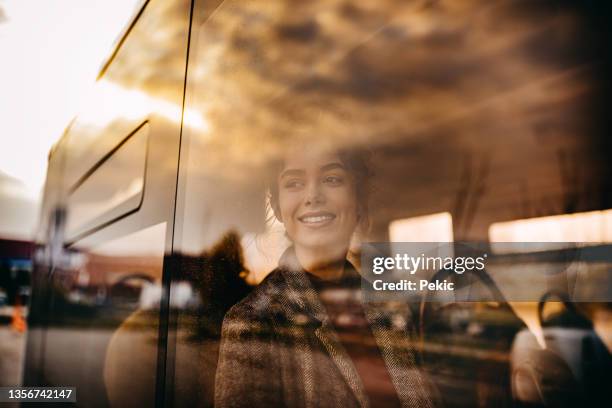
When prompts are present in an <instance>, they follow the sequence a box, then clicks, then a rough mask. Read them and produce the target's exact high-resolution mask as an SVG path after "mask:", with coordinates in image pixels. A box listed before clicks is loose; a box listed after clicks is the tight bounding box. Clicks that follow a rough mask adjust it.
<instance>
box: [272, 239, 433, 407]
mask: <svg viewBox="0 0 612 408" xmlns="http://www.w3.org/2000/svg"><path fill="white" fill-rule="evenodd" d="M279 266H280V270H281V273H282V274H283V276H284V279H285V281H286V282H287V292H286V300H287V302H286V303H285V304H284V307H285V313H286V317H287V318H288V320H289V321H290V322H292V323H293V324H295V325H298V326H310V327H314V328H315V330H314V333H315V335H316V337H317V338H318V339H319V340H320V341H321V343H322V344H323V345H324V347H325V349H326V350H327V352H328V353H329V355H330V356H331V358H332V359H333V361H334V362H335V363H336V366H337V367H338V369H339V370H340V372H341V373H342V376H343V377H344V379H345V381H346V383H347V384H348V386H349V387H350V388H351V390H352V391H353V393H354V395H355V398H356V399H357V401H358V402H359V404H360V405H361V406H362V407H368V406H369V400H368V397H367V395H366V393H365V390H364V386H363V383H362V381H361V378H360V377H359V375H358V373H357V370H356V369H355V366H354V365H353V362H352V360H351V358H350V357H349V355H348V353H347V352H346V350H345V349H344V347H343V346H342V343H341V342H340V340H339V338H338V336H337V334H336V331H335V330H334V328H333V326H332V324H331V322H330V320H329V317H328V315H327V312H326V311H325V307H324V306H323V304H322V303H321V301H320V300H319V296H318V295H317V292H316V291H315V289H314V287H313V286H312V283H311V282H310V279H309V278H308V277H307V276H306V272H305V271H304V269H303V268H302V267H301V266H300V264H299V262H298V261H297V258H296V257H295V253H294V252H293V248H289V249H288V250H287V251H285V253H284V254H283V256H282V257H281V260H280V262H279ZM345 271H346V273H349V274H357V276H359V274H358V273H357V272H356V270H355V268H354V267H353V265H352V264H351V263H350V262H348V261H346V266H345ZM363 306H364V311H365V314H366V318H367V320H368V322H369V323H370V326H371V327H372V332H373V334H374V338H375V340H376V343H377V345H378V347H379V349H380V351H381V354H382V357H383V360H384V361H385V365H386V366H387V369H388V371H389V375H390V377H391V380H392V382H393V385H394V386H395V389H396V391H397V394H398V397H399V399H400V401H401V402H402V405H403V406H415V404H416V406H424V407H428V406H432V403H431V401H430V398H429V395H428V393H427V392H426V385H425V384H424V383H423V378H422V375H421V374H420V373H419V370H418V369H417V368H416V361H415V350H414V342H413V341H411V339H414V337H413V336H412V333H411V332H410V330H408V329H406V330H403V331H402V330H400V331H398V330H392V329H389V328H388V327H387V324H386V323H387V322H390V321H393V318H394V316H401V317H402V318H403V319H406V320H407V322H406V323H407V327H410V323H411V320H412V319H411V316H412V314H411V311H410V308H409V306H408V305H406V304H403V305H402V304H394V305H393V307H389V306H390V305H389V304H386V303H371V302H368V303H364V305H363Z"/></svg>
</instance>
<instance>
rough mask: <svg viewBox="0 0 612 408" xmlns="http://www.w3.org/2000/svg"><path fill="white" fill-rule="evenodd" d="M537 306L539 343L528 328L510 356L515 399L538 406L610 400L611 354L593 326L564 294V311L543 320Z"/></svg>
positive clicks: (598, 403)
mask: <svg viewBox="0 0 612 408" xmlns="http://www.w3.org/2000/svg"><path fill="white" fill-rule="evenodd" d="M551 295H552V293H549V294H546V295H545V296H544V297H543V298H542V300H541V302H540V307H539V320H540V326H541V327H542V341H543V344H540V343H539V342H538V341H536V338H535V337H534V336H533V335H532V333H531V332H529V330H527V329H523V330H522V331H521V332H520V333H518V334H517V336H516V338H515V339H514V342H513V344H512V352H511V356H510V364H511V372H512V392H513V395H514V397H515V399H516V400H517V401H520V402H522V403H525V404H528V405H533V406H538V405H544V406H567V407H569V406H577V405H584V406H599V405H600V404H601V403H602V402H603V401H605V400H606V399H607V395H606V386H607V385H609V384H610V380H611V379H612V357H611V356H610V352H609V351H608V349H607V347H606V346H605V345H604V343H603V342H602V340H601V338H600V337H599V335H598V334H597V333H596V332H595V330H594V328H593V324H592V322H591V321H590V320H588V319H587V318H586V317H585V316H584V315H582V314H581V313H580V312H579V311H578V310H577V308H576V306H575V305H574V304H572V303H571V302H570V301H569V300H568V299H567V297H566V296H564V295H559V294H557V295H558V296H560V297H561V299H562V300H563V304H564V309H563V310H562V311H561V312H557V313H555V314H554V315H553V316H552V317H549V318H548V319H546V320H544V319H543V317H542V310H543V307H544V303H545V302H546V301H547V299H548V298H549V297H550V296H551Z"/></svg>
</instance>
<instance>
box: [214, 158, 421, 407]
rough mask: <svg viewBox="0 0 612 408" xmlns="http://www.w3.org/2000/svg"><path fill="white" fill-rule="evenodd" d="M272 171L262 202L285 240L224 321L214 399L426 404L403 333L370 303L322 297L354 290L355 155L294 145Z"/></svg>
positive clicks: (359, 183)
mask: <svg viewBox="0 0 612 408" xmlns="http://www.w3.org/2000/svg"><path fill="white" fill-rule="evenodd" d="M279 170H280V171H279V172H278V174H277V177H276V180H274V181H273V183H272V185H271V187H270V203H271V206H272V209H273V211H274V214H275V216H276V218H277V219H278V220H279V221H280V222H282V223H283V224H284V226H285V230H286V233H287V236H288V237H289V239H290V240H291V242H292V244H293V245H292V246H291V247H290V248H289V249H288V250H287V251H285V253H284V254H283V256H282V257H281V260H280V262H279V267H278V268H277V269H275V270H274V271H272V272H271V273H270V274H269V275H268V276H267V277H266V279H265V280H264V281H263V282H262V283H261V284H260V285H259V286H258V287H257V288H256V289H255V290H254V291H253V292H252V293H251V294H250V295H249V296H248V297H247V298H245V299H244V300H243V301H242V302H240V303H239V304H237V305H235V306H234V307H233V308H232V309H231V310H230V311H229V312H228V313H227V315H226V317H225V319H224V323H223V330H222V342H221V350H220V357H219V366H218V369H217V376H216V389H215V402H216V405H217V406H220V407H226V406H227V407H239V406H248V407H260V406H267V407H273V406H290V407H298V406H362V407H367V406H431V405H433V404H432V403H431V393H430V391H431V390H430V389H429V387H427V386H426V381H425V379H424V377H423V375H422V374H421V373H420V372H419V370H418V369H417V367H416V364H415V356H414V352H413V350H412V349H411V346H410V344H411V343H410V342H409V341H407V340H408V337H407V336H408V335H409V333H408V332H407V331H394V330H392V329H389V328H387V327H386V325H384V324H383V323H381V322H384V321H388V320H386V319H388V318H389V316H388V315H387V313H388V312H387V311H386V310H385V309H384V308H382V307H381V306H380V305H372V304H367V305H366V304H363V305H362V303H361V301H357V302H354V301H353V302H351V303H350V307H349V308H344V309H342V308H340V310H338V307H337V306H338V305H337V302H333V301H332V300H330V299H329V296H326V293H328V291H329V290H330V289H331V290H333V289H334V288H338V287H341V288H346V287H347V286H349V287H351V288H353V289H357V290H358V288H359V282H360V277H359V275H358V274H357V272H356V271H355V269H354V268H353V267H352V265H351V264H350V263H349V262H348V261H347V260H346V257H347V253H348V250H349V245H350V242H351V238H352V236H353V233H354V232H355V230H356V228H357V226H358V224H360V223H362V224H363V223H365V222H366V220H367V204H366V203H367V188H368V179H369V172H368V168H367V166H366V163H365V160H364V157H363V155H361V154H358V153H321V154H319V153H310V154H305V153H304V151H296V152H295V153H293V154H289V155H287V157H286V158H285V161H284V163H283V165H282V166H281V167H280V169H279ZM395 312H396V313H397V310H395ZM402 313H404V316H406V315H407V313H408V310H407V308H406V309H405V310H402ZM356 339H357V340H358V341H355V340H356Z"/></svg>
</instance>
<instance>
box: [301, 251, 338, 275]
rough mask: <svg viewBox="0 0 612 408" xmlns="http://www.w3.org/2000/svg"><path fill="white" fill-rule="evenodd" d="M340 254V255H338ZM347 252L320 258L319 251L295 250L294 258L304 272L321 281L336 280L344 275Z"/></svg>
mask: <svg viewBox="0 0 612 408" xmlns="http://www.w3.org/2000/svg"><path fill="white" fill-rule="evenodd" d="M340 252H342V253H340ZM346 254H347V250H344V251H338V253H335V254H326V255H327V256H322V254H321V251H316V250H308V249H305V248H297V247H296V248H295V256H296V258H297V260H298V262H299V263H300V265H301V266H302V268H304V270H306V271H307V272H309V273H311V274H313V275H314V276H316V277H317V278H319V279H322V280H329V281H333V280H338V279H340V277H342V274H343V273H344V264H345V262H346Z"/></svg>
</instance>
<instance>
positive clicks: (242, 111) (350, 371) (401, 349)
mask: <svg viewBox="0 0 612 408" xmlns="http://www.w3.org/2000/svg"><path fill="white" fill-rule="evenodd" d="M451 3H452V2H444V1H439V2H429V1H423V2H419V1H416V2H401V1H387V2H380V1H366V2H359V3H356V2H355V3H354V2H346V1H335V0H330V1H307V2H299V1H260V2H258V1H254V2H245V1H239V0H226V1H223V2H219V1H207V0H196V1H195V3H194V15H193V21H192V32H191V45H190V54H189V67H188V72H187V75H188V76H187V89H186V104H185V110H184V120H183V136H182V140H181V149H182V150H181V159H180V160H181V162H180V169H179V180H178V182H179V184H178V195H177V213H176V225H175V230H174V232H175V234H174V250H175V256H176V257H177V259H176V261H177V265H178V272H177V273H176V274H175V275H174V276H173V281H172V286H173V287H177V288H179V287H190V288H191V290H190V291H189V293H190V294H191V298H190V299H189V301H181V302H178V301H177V302H176V303H173V302H172V300H171V301H170V303H171V304H174V305H175V306H174V308H173V309H172V319H171V321H172V322H173V325H172V326H171V328H170V329H171V330H170V334H169V336H170V337H169V338H170V341H169V359H168V361H169V362H168V367H169V372H171V373H172V381H171V382H169V384H168V386H169V388H170V390H171V391H170V393H169V395H172V397H171V401H172V402H173V403H174V404H176V405H178V406H183V405H185V406H191V405H194V404H197V405H200V406H213V405H215V403H216V404H217V405H220V406H244V405H249V406H263V405H266V406H275V405H281V406H302V405H318V406H336V405H342V406H344V405H348V406H358V405H361V406H363V405H368V404H369V405H372V406H382V405H385V406H390V405H391V406H393V405H399V404H403V405H405V406H407V405H411V406H414V405H418V406H431V405H434V406H435V405H438V404H440V405H450V406H502V405H503V406H509V405H511V404H512V403H513V402H515V401H517V400H518V401H519V402H522V403H528V404H532V403H533V404H538V403H540V402H541V401H532V400H528V396H529V395H531V394H529V393H528V392H524V393H519V394H520V395H518V394H516V393H513V388H512V385H511V382H512V378H511V377H512V376H511V364H510V363H509V361H510V359H511V357H510V354H511V347H512V344H513V342H514V340H515V338H516V337H517V336H519V333H527V332H529V330H527V329H526V328H527V323H526V322H525V318H524V317H520V316H519V313H517V312H516V311H515V309H513V308H512V307H510V305H509V304H508V302H506V301H505V299H502V298H497V299H495V301H491V302H480V303H479V302H472V303H467V304H459V303H460V302H449V304H446V303H443V302H440V301H438V302H437V303H433V302H434V300H435V299H436V296H435V293H434V294H430V295H431V296H430V297H427V299H433V300H431V302H430V303H429V305H430V306H428V307H425V305H420V304H418V302H417V304H414V303H408V302H406V303H404V304H391V303H392V302H388V303H389V304H386V305H384V306H385V309H384V310H379V311H374V309H373V308H372V307H370V305H364V304H362V303H360V302H361V301H360V294H359V293H360V292H359V289H360V288H359V285H356V286H357V287H356V286H355V282H357V281H359V279H363V278H364V275H365V273H364V270H363V268H361V266H362V265H360V259H361V258H360V255H361V252H362V250H361V248H362V245H363V244H364V243H372V242H389V241H393V240H395V239H397V240H402V241H412V242H419V241H429V240H439V241H440V242H450V241H454V242H460V241H466V240H474V241H481V242H483V243H485V244H487V245H488V232H489V228H490V226H491V225H492V224H494V223H498V222H504V221H510V220H516V219H522V218H529V217H532V216H535V215H536V214H537V213H539V215H544V214H542V213H546V214H547V215H552V214H554V213H564V212H567V211H587V210H595V209H603V208H602V207H605V206H610V203H609V202H599V201H597V200H596V199H594V198H593V197H595V196H599V195H598V194H599V193H601V192H602V191H601V189H602V188H603V187H602V188H600V187H601V186H603V185H604V184H605V183H606V182H605V180H606V178H605V173H606V164H605V158H604V156H605V155H604V154H602V151H600V150H599V148H598V146H600V145H601V143H602V140H603V139H602V135H603V132H602V131H601V129H599V128H597V126H591V124H592V123H600V122H601V121H602V120H603V119H602V117H600V116H597V115H598V113H597V112H599V111H597V110H592V109H589V108H588V106H590V104H591V103H593V104H596V103H597V102H598V101H599V100H600V99H599V98H600V96H601V94H600V92H601V89H603V88H602V87H601V86H600V85H601V82H602V80H603V79H602V78H605V75H603V74H602V73H601V72H600V71H598V68H596V67H595V66H594V65H593V64H592V61H594V60H597V59H598V58H600V59H601V58H605V56H601V55H597V53H596V52H591V51H585V52H583V51H584V50H583V43H582V41H583V40H584V39H586V38H591V37H590V36H592V35H593V31H591V30H592V28H591V27H590V24H589V21H588V20H587V19H585V17H584V14H582V13H580V12H578V11H577V9H576V8H573V7H572V6H568V5H566V4H565V3H563V2H539V3H537V4H535V3H533V2H528V1H515V2H506V1H493V2H488V3H487V5H486V6H483V5H482V4H480V3H478V2H467V3H463V4H462V5H461V6H458V5H453V4H451ZM553 4H554V5H553ZM553 10H554V11H553ZM594 37H595V36H594V35H593V38H594ZM600 108H601V107H600ZM602 111H603V110H602ZM560 168H561V169H562V170H561V171H560ZM577 169H581V170H579V171H578V170H577ZM586 185H589V186H600V187H594V188H595V189H596V190H597V191H598V193H595V192H592V193H593V194H591V193H588V192H587V191H586V190H585V189H584V188H582V187H581V186H586ZM436 214H437V215H439V217H438V218H435V219H433V221H432V219H425V218H422V217H425V216H433V215H436ZM434 221H435V222H434ZM408 235H409V236H408ZM454 254H455V255H457V251H455V252H454ZM440 273H441V275H436V276H442V275H443V274H444V273H445V272H444V271H443V270H441V272H440ZM327 278H329V279H327ZM473 278H474V284H475V285H478V288H479V293H489V294H490V293H495V294H498V293H499V291H498V290H491V289H492V288H495V281H492V280H491V279H490V276H489V275H488V274H487V273H482V274H479V275H477V276H473ZM545 292H546V290H545V288H542V291H541V293H539V295H542V296H544V295H545ZM177 293H178V291H177ZM176 296H177V300H178V299H179V298H180V296H179V295H178V294H177V295H176ZM537 300H538V299H533V302H532V303H533V304H532V305H531V306H534V304H536V303H537ZM421 306H422V307H421ZM421 318H422V319H421ZM419 319H421V321H420V320H419ZM423 320H426V321H423ZM421 323H423V324H421ZM528 323H529V324H531V323H530V322H528ZM525 330H526V331H525ZM527 334H529V333H527ZM521 336H522V335H521ZM525 337H529V336H525ZM529 340H532V338H531V337H529ZM525 344H526V343H525ZM530 344H536V343H530ZM520 378H523V377H520ZM547 380H548V379H547ZM557 380H558V381H557ZM561 380H562V379H560V378H557V379H554V378H553V380H552V381H553V383H555V384H556V386H555V387H553V389H552V390H551V393H552V394H554V398H559V396H560V395H562V394H563V389H564V385H563V384H565V383H563V382H562V381H561ZM555 381H557V382H555ZM528 385H529V384H528ZM519 388H520V387H519ZM529 389H531V388H529ZM408 390H409V391H408ZM526 398H527V399H526Z"/></svg>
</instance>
